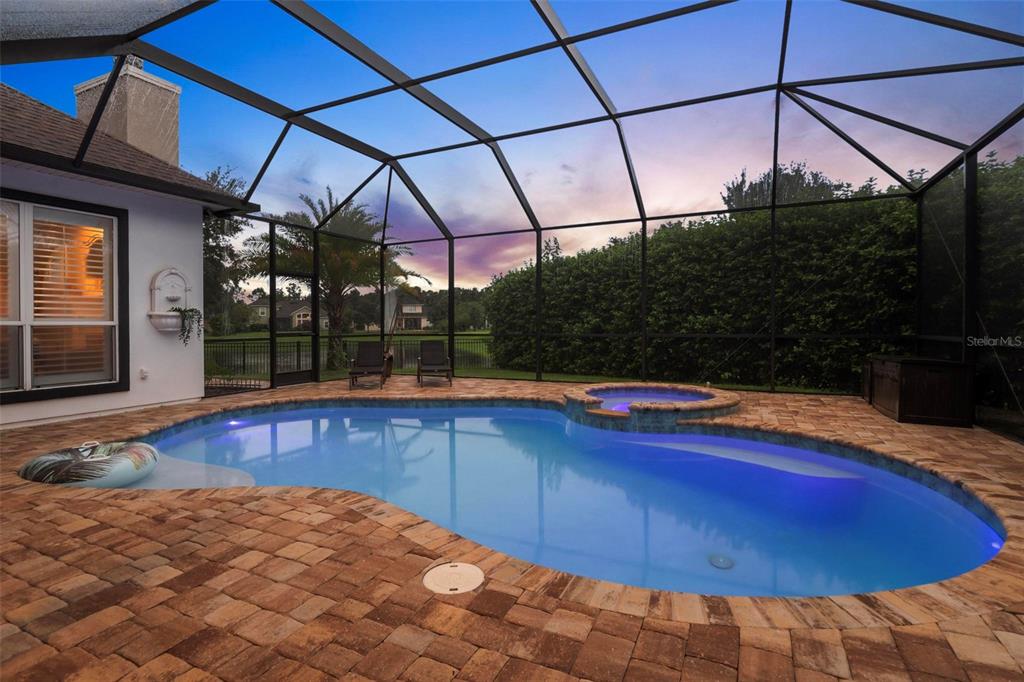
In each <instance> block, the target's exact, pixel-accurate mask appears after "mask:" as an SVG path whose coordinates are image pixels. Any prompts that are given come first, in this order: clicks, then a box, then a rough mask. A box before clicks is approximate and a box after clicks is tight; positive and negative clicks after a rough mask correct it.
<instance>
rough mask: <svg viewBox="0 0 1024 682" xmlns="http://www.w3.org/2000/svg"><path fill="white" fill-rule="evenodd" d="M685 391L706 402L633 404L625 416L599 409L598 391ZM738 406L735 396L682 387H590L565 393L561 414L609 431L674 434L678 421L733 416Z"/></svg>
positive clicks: (652, 385) (738, 402)
mask: <svg viewBox="0 0 1024 682" xmlns="http://www.w3.org/2000/svg"><path fill="white" fill-rule="evenodd" d="M631 389H635V390H637V391H660V390H664V391H685V392H691V393H700V394H703V395H706V396H707V399H706V400H693V401H685V402H683V401H681V402H666V401H661V400H659V401H656V402H654V401H652V402H634V403H632V404H631V405H630V406H629V411H628V412H619V411H617V410H606V409H603V408H602V407H601V403H602V398H601V397H600V396H599V395H598V394H599V393H600V392H602V391H611V390H626V391H628V390H631ZM739 405H740V397H739V395H737V394H736V393H730V392H729V391H722V390H719V389H717V388H710V387H706V386H689V385H685V384H657V383H642V384H641V383H636V384H623V383H615V384H591V385H589V386H585V387H577V388H573V389H571V390H569V391H566V392H565V413H566V414H567V415H568V417H569V418H570V419H572V420H573V421H575V422H578V423H580V424H585V425H587V426H594V427H597V428H600V429H611V430H613V431H644V432H646V433H674V432H676V431H677V430H678V428H677V425H678V423H679V421H680V420H690V419H706V418H709V417H721V416H722V415H726V414H730V413H732V412H735V411H736V410H737V409H738V408H739Z"/></svg>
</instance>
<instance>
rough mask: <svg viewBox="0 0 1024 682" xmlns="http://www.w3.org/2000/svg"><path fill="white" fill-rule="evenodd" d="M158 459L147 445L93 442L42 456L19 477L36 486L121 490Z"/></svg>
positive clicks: (19, 471)
mask: <svg viewBox="0 0 1024 682" xmlns="http://www.w3.org/2000/svg"><path fill="white" fill-rule="evenodd" d="M159 459H160V454H159V453H158V452H157V450H156V448H154V447H153V446H152V445H150V444H148V443H139V442H121V443H97V442H95V441H93V442H88V443H82V445H81V446H80V447H77V448H67V449H65V450H58V451H57V452H51V453H49V454H46V455H40V456H39V457H36V458H34V459H32V460H30V461H28V462H27V463H25V465H24V466H22V467H21V469H19V470H18V475H19V476H21V477H22V478H24V479H25V480H28V481H35V482H36V483H62V484H64V485H72V486H80V487H90V488H122V487H124V486H127V485H131V484H132V483H134V482H135V481H138V480H141V479H143V478H145V477H146V476H148V475H149V474H150V473H151V472H152V471H153V469H155V468H156V464H157V461H158V460H159Z"/></svg>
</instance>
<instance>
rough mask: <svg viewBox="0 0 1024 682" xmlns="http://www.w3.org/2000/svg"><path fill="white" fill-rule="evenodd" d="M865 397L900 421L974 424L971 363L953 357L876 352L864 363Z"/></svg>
mask: <svg viewBox="0 0 1024 682" xmlns="http://www.w3.org/2000/svg"><path fill="white" fill-rule="evenodd" d="M864 371H865V376H864V398H865V399H866V400H867V401H868V402H870V403H871V405H872V406H874V408H875V409H876V410H878V411H879V412H881V413H882V414H884V415H885V416H887V417H890V418H892V419H895V420H896V421H899V422H913V423H917V424H937V425H940V426H971V424H972V423H973V422H974V404H973V403H974V401H973V399H972V396H973V393H972V390H973V388H972V386H971V381H972V378H973V374H974V373H973V370H972V368H971V366H970V365H968V364H965V363H962V362H953V361H950V360H935V359H930V358H914V357H901V356H891V355H876V356H872V357H870V358H869V359H868V362H867V363H866V364H865V366H864Z"/></svg>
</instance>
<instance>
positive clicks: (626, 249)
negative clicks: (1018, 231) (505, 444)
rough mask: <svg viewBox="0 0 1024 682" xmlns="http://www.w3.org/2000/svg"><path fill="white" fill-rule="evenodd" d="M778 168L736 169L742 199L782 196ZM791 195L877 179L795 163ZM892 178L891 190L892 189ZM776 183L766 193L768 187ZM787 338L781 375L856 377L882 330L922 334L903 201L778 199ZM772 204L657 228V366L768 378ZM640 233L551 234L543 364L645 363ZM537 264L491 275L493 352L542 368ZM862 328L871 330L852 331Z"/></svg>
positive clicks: (653, 272) (780, 310) (603, 369)
mask: <svg viewBox="0 0 1024 682" xmlns="http://www.w3.org/2000/svg"><path fill="white" fill-rule="evenodd" d="M770 182H771V173H770V172H766V173H762V174H760V175H759V176H757V179H756V180H754V181H752V182H751V181H749V180H748V179H747V177H746V173H742V174H741V175H740V176H739V178H737V180H735V181H733V182H732V183H730V184H729V185H728V186H727V187H726V188H725V189H724V192H723V200H724V201H726V203H727V204H728V205H730V206H731V207H735V208H740V207H744V206H747V205H751V204H754V205H757V204H761V203H764V204H767V203H770V196H767V194H766V193H767V192H768V191H770ZM783 186H785V187H786V188H788V189H787V190H786V192H787V200H789V201H792V200H795V199H796V198H800V199H806V198H818V199H828V198H837V197H848V196H855V195H857V194H859V193H864V194H877V193H878V189H877V188H876V187H875V185H874V183H872V182H868V183H865V184H864V185H863V186H862V187H860V188H857V189H853V188H852V187H850V186H849V185H847V184H844V183H838V182H834V181H832V180H831V179H829V178H828V177H827V176H825V175H823V174H821V173H817V172H813V171H810V170H808V169H807V168H806V167H804V166H803V165H802V164H795V165H791V166H789V167H787V168H785V169H783V170H782V172H781V173H780V189H782V187H783ZM885 191H888V190H885ZM766 197H767V198H766ZM777 215H778V224H777V236H776V242H775V248H776V254H777V255H776V263H777V267H778V270H777V273H776V277H775V279H774V285H775V286H774V289H775V297H776V300H777V334H778V335H779V336H784V335H785V336H788V337H790V338H788V339H784V340H779V341H778V345H777V350H776V365H777V372H776V373H777V376H778V377H779V380H780V382H783V383H787V384H790V385H798V386H803V387H816V388H826V389H842V390H849V389H851V388H852V384H853V382H854V381H855V379H856V377H857V375H858V374H859V363H860V361H861V360H862V359H863V356H864V355H865V354H867V353H868V352H870V351H872V350H885V349H887V348H886V347H884V346H883V345H882V344H881V343H880V342H879V341H877V340H874V339H877V338H878V337H885V336H892V337H899V336H901V335H910V334H912V333H913V321H914V315H913V305H914V295H915V289H916V259H915V249H914V244H915V241H914V239H915V219H914V206H913V203H912V202H910V201H907V200H902V199H901V200H895V199H891V200H890V199H887V200H880V201H865V202H848V203H838V204H830V205H822V206H810V207H804V208H789V209H779V210H778V213H777ZM771 247H772V245H771V229H770V220H769V211H767V210H761V211H744V212H737V213H732V214H723V215H720V216H714V217H708V218H702V219H697V220H689V221H675V222H671V223H666V224H663V225H661V226H660V227H659V228H658V229H656V230H654V231H652V232H651V233H650V234H649V236H648V243H647V249H648V259H647V290H646V301H647V311H646V312H647V317H646V326H647V331H648V356H647V361H648V371H649V373H651V375H652V378H664V379H673V380H686V381H699V382H702V383H703V382H704V381H716V382H720V383H729V384H747V385H750V384H763V383H766V382H767V376H768V367H769V352H768V350H769V347H768V343H767V341H766V339H768V338H770V332H771V328H770V320H771V312H772V308H771V298H772V296H771V292H772V290H773V278H772V260H773V259H772V257H771V255H772V248H771ZM640 248H641V244H640V238H639V235H637V234H633V235H630V236H628V237H625V238H613V239H611V240H610V241H609V242H608V243H607V244H606V245H604V246H603V247H601V248H596V249H590V250H584V251H580V252H578V253H576V254H575V255H571V256H566V255H564V254H563V253H562V252H561V249H560V247H559V245H558V244H557V243H556V242H554V240H550V241H548V242H546V243H545V244H543V245H542V250H541V257H542V261H543V267H542V269H541V284H542V316H541V324H542V325H543V327H542V331H543V332H544V335H543V336H542V339H541V352H542V361H543V367H544V371H545V372H552V373H566V374H583V375H605V376H623V377H625V376H638V374H639V371H640V361H641V352H640V349H641V343H640V334H639V330H640V328H641V310H640V304H639V301H640V298H641V296H640V258H639V254H640ZM534 287H535V270H534V266H533V264H532V263H527V264H525V265H524V266H523V267H522V268H519V269H517V270H513V271H511V272H508V273H505V274H502V275H498V276H497V277H495V278H494V280H493V281H492V283H491V285H490V287H489V288H488V292H487V293H488V295H487V297H486V299H485V300H486V312H487V317H488V319H489V320H491V321H492V324H493V333H494V340H493V342H492V348H493V357H494V360H495V362H496V364H497V365H498V366H499V367H503V368H509V369H522V370H531V369H533V368H534V366H535V364H536V355H535V352H536V351H535V348H536V345H535V344H536V337H535V336H534V333H533V332H534ZM856 337H860V338H856Z"/></svg>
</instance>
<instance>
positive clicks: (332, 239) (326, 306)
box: [244, 186, 415, 369]
mask: <svg viewBox="0 0 1024 682" xmlns="http://www.w3.org/2000/svg"><path fill="white" fill-rule="evenodd" d="M299 199H300V200H301V201H302V203H303V204H304V205H305V206H306V209H307V210H305V211H291V212H288V213H286V214H284V215H283V216H280V219H281V220H282V222H287V223H292V224H295V225H307V226H309V227H315V226H316V225H319V224H320V223H323V222H324V221H325V220H327V219H328V217H330V219H329V220H327V222H326V223H325V224H324V225H323V227H322V228H321V230H320V234H321V238H320V291H319V296H320V315H321V316H322V317H323V316H326V318H327V321H328V329H329V330H330V331H331V332H338V331H341V330H343V329H345V323H346V313H347V307H348V304H349V302H350V299H352V297H353V296H356V295H361V292H360V290H363V291H365V290H371V291H373V292H374V293H376V294H378V295H380V294H381V293H382V292H381V291H380V273H379V267H380V249H379V247H378V246H377V245H376V244H375V243H373V242H379V241H380V238H381V232H382V229H383V224H382V222H381V219H380V218H379V217H378V216H376V215H374V214H373V213H371V212H370V211H369V210H368V209H367V208H366V206H364V205H362V204H353V203H349V204H346V205H344V206H341V207H340V208H339V205H340V201H339V200H338V198H337V197H336V196H335V195H334V192H333V191H332V190H331V188H330V186H328V187H327V191H326V195H325V196H324V197H322V198H317V199H314V198H313V197H311V196H309V195H307V194H300V195H299ZM276 232H277V243H276V248H277V267H278V269H279V270H283V271H291V272H309V273H311V274H312V270H313V267H312V253H313V241H312V240H313V238H314V235H313V231H312V230H307V229H300V228H288V227H284V226H280V227H278V228H277V230H276ZM332 235H345V236H349V237H354V238H355V239H345V238H344V237H342V236H332ZM269 246H270V238H269V236H268V235H259V236H256V237H250V238H249V239H247V240H246V242H245V249H244V251H245V253H244V259H245V262H246V263H247V264H248V268H247V270H248V276H250V277H254V276H266V275H269V272H270V266H269V263H270V261H269ZM410 253H411V251H410V249H409V248H408V247H402V246H388V247H387V248H386V249H385V250H384V255H385V260H384V286H385V288H388V287H394V286H397V284H398V283H399V282H400V281H404V280H406V279H408V278H409V277H411V276H413V275H415V273H414V272H412V271H410V270H406V269H405V268H403V267H402V266H401V265H400V264H399V263H398V262H397V260H396V259H397V258H398V257H400V256H404V255H408V254H410ZM348 320H349V321H351V316H348ZM328 339H329V340H328V350H327V369H340V368H341V367H342V366H343V364H344V353H343V346H342V339H341V337H340V336H337V335H335V334H330V335H329V336H328Z"/></svg>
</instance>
